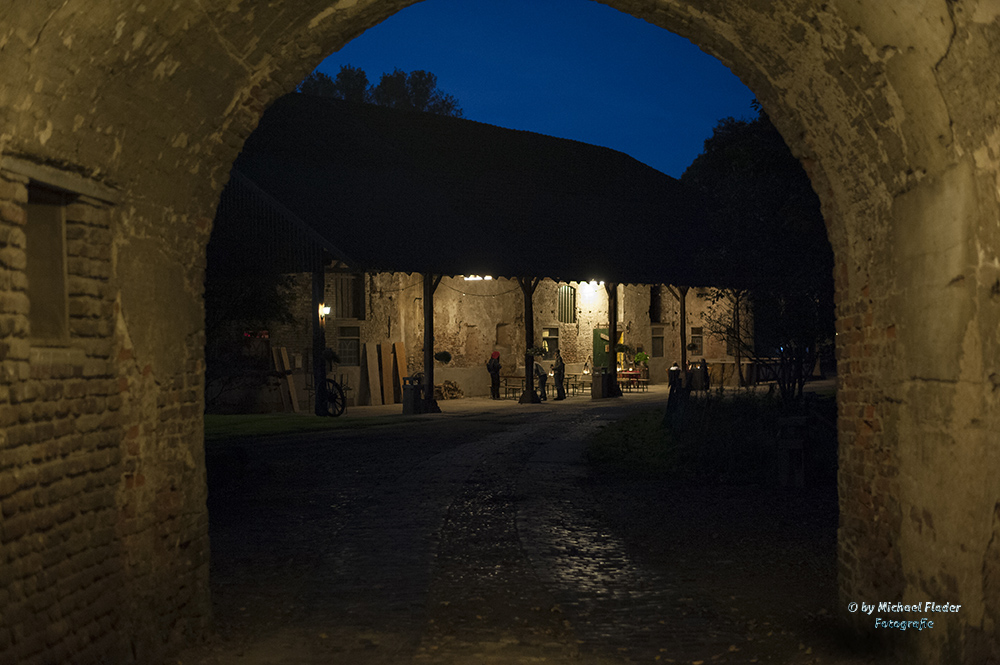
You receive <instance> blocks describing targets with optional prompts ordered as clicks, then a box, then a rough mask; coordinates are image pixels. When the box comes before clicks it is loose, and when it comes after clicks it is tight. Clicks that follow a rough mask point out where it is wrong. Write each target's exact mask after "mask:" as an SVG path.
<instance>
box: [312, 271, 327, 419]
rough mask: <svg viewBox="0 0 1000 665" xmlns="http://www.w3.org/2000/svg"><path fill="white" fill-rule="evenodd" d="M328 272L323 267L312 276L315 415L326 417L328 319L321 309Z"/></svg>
mask: <svg viewBox="0 0 1000 665" xmlns="http://www.w3.org/2000/svg"><path fill="white" fill-rule="evenodd" d="M325 277H326V271H325V269H324V268H323V266H320V267H319V268H317V269H316V270H313V274H312V372H313V413H315V414H316V415H317V416H323V415H326V400H325V399H324V395H325V394H326V391H325V388H326V385H325V384H326V359H325V358H324V357H323V356H324V353H325V352H326V318H325V317H324V316H322V314H321V312H320V310H319V308H320V306H321V305H323V304H324V303H323V300H324V292H325V291H326V282H325Z"/></svg>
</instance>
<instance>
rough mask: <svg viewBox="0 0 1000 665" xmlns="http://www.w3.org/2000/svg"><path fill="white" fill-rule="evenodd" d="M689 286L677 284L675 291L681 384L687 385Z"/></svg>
mask: <svg viewBox="0 0 1000 665" xmlns="http://www.w3.org/2000/svg"><path fill="white" fill-rule="evenodd" d="M689 288H691V287H689V286H678V287H677V293H678V295H679V297H678V298H677V301H678V302H679V303H680V309H681V323H680V325H681V385H682V386H684V387H687V384H688V380H687V366H688V363H687V360H688V347H687V338H688V336H687V293H688V289H689Z"/></svg>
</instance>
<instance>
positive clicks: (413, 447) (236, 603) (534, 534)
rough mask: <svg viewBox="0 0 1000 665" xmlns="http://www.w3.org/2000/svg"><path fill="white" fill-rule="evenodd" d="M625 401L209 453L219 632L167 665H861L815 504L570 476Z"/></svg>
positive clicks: (829, 524)
mask: <svg viewBox="0 0 1000 665" xmlns="http://www.w3.org/2000/svg"><path fill="white" fill-rule="evenodd" d="M486 404H487V405H488V404H489V403H488V402H487V403H486ZM638 406H642V405H641V403H640V402H639V401H637V400H632V401H629V402H626V401H625V400H614V401H609V402H603V403H602V402H592V401H590V400H568V401H567V402H563V403H559V404H558V405H555V407H554V408H553V407H551V406H547V405H537V406H536V405H531V406H527V405H522V406H520V407H519V408H516V409H507V410H493V411H489V410H487V412H485V413H476V412H471V411H470V412H468V413H464V414H461V415H449V414H445V415H443V416H422V417H420V418H418V419H409V420H405V421H403V420H402V419H400V418H398V417H396V418H392V417H387V418H386V419H385V425H384V426H378V427H368V428H365V429H354V430H342V431H338V432H336V433H333V434H329V433H328V434H324V435H317V434H311V435H301V436H296V437H282V438H280V439H264V440H259V441H244V442H236V443H231V444H225V445H215V446H212V447H210V448H209V450H208V459H209V486H210V506H209V508H210V519H211V534H212V547H213V570H212V587H213V588H212V591H213V601H214V606H215V618H216V634H215V635H214V636H213V637H212V638H211V639H210V640H209V641H208V643H207V644H204V645H200V646H198V647H196V648H193V649H190V650H188V651H187V652H185V653H183V654H180V656H179V662H181V663H183V664H185V665H192V664H193V665H228V664H230V663H249V664H253V665H257V664H262V663H273V664H275V665H278V664H293V663H296V664H303V665H308V664H312V663H343V664H345V665H376V664H378V665H381V664H386V663H415V664H422V663H427V664H433V665H465V664H470V665H471V664H479V663H483V664H487V663H489V664H494V663H495V664H518V663H543V662H544V663H592V664H594V665H604V664H609V663H634V662H644V663H659V662H667V663H669V662H677V663H697V662H698V661H701V662H703V663H744V662H762V663H763V662H775V663H813V662H815V663H848V662H850V663H855V662H859V663H860V662H869V661H866V660H864V659H862V658H861V657H857V656H855V657H851V656H850V655H848V654H844V653H841V652H840V651H839V649H838V647H837V643H836V640H835V637H834V636H833V634H832V632H831V629H832V625H833V621H832V616H833V615H834V614H836V607H835V604H834V603H835V602H836V594H835V585H834V564H835V561H834V547H835V528H836V502H835V496H832V497H831V496H830V490H824V491H819V492H816V491H813V492H807V493H805V494H803V495H799V496H794V497H789V496H787V495H781V494H780V493H779V494H775V493H774V491H763V490H759V489H754V488H743V489H740V488H674V487H665V486H663V484H662V483H652V484H651V483H630V482H622V481H621V480H611V479H606V478H595V477H593V476H591V475H589V474H588V470H587V468H586V467H585V466H584V465H583V463H582V461H581V459H580V454H581V451H582V444H583V441H584V440H585V438H586V436H587V434H589V433H590V432H591V431H592V430H593V429H594V428H595V427H597V426H598V425H599V424H601V423H605V422H608V421H609V420H611V419H613V418H616V417H620V416H621V415H622V413H623V412H624V411H625V410H627V409H629V408H636V407H638ZM790 499H792V500H790ZM789 506H791V507H792V508H790V507H789Z"/></svg>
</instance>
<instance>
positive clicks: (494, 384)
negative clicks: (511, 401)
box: [486, 351, 502, 399]
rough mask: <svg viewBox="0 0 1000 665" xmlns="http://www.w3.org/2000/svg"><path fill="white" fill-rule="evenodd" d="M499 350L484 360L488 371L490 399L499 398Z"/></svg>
mask: <svg viewBox="0 0 1000 665" xmlns="http://www.w3.org/2000/svg"><path fill="white" fill-rule="evenodd" d="M500 367H502V365H500V352H499V351H494V352H493V355H491V356H490V359H489V360H487V361H486V371H487V372H489V373H490V399H500Z"/></svg>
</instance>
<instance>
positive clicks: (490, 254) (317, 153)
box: [217, 94, 698, 284]
mask: <svg viewBox="0 0 1000 665" xmlns="http://www.w3.org/2000/svg"><path fill="white" fill-rule="evenodd" d="M234 169H236V170H237V171H239V172H241V173H242V174H244V175H245V176H246V177H247V178H249V179H250V180H252V181H253V183H256V185H257V186H259V187H260V188H261V189H262V190H264V191H265V192H267V194H268V195H270V196H271V197H273V198H274V199H276V200H277V201H278V202H280V204H281V206H284V207H285V208H287V210H288V211H290V212H291V213H292V214H293V215H294V216H295V217H297V218H299V219H300V220H302V221H304V222H305V223H306V224H307V225H308V226H309V227H310V229H311V230H312V231H315V234H316V235H317V236H319V237H321V238H322V239H323V240H324V241H325V243H327V244H326V247H327V248H328V249H330V248H331V247H333V248H335V249H336V253H337V254H338V257H339V258H342V259H345V260H347V261H348V262H349V263H350V264H351V267H352V268H353V269H356V270H359V271H394V272H430V273H435V274H445V275H460V274H465V275H470V274H476V275H493V276H497V277H514V276H524V277H527V276H537V277H551V278H553V279H557V280H563V281H570V280H591V279H602V280H606V281H617V282H628V283H660V282H666V283H684V284H693V283H695V282H696V281H697V276H696V275H695V274H694V273H693V268H692V266H691V265H690V259H689V258H688V256H687V254H686V252H685V251H684V250H683V249H682V246H683V244H684V243H685V241H686V239H687V238H689V237H691V234H692V233H694V232H695V231H696V229H697V222H698V217H697V207H696V205H695V204H694V203H693V202H692V201H691V200H690V199H689V197H688V196H687V195H686V192H685V190H684V189H683V187H682V185H681V183H680V182H678V181H677V180H675V179H673V178H671V177H669V176H667V175H665V174H663V173H660V172H659V171H656V170H655V169H653V168H651V167H649V166H646V165H645V164H642V163H641V162H639V161H637V160H635V159H633V158H631V157H629V156H628V155H625V154H623V153H621V152H618V151H615V150H611V149H609V148H602V147H598V146H594V145H589V144H586V143H581V142H578V141H571V140H567V139H559V138H554V137H551V136H544V135H541V134H535V133H532V132H526V131H518V130H510V129H504V128H500V127H495V126H493V125H487V124H483V123H479V122H473V121H469V120H463V119H458V118H451V117H444V116H439V115H433V114H428V113H417V112H412V111H399V110H394V109H387V108H383V107H378V106H372V105H367V104H353V103H349V102H345V101H341V100H337V99H331V98H324V97H315V96H309V95H302V94H290V95H286V96H285V97H282V98H280V99H279V100H277V101H276V102H275V103H274V104H273V105H272V106H271V108H269V109H268V110H267V112H266V113H265V114H264V115H263V117H262V118H261V121H260V124H259V126H258V127H257V129H256V130H255V131H254V132H253V133H252V134H251V136H250V137H249V138H248V139H247V141H246V143H245V145H244V147H243V151H242V153H241V154H240V155H239V157H238V158H237V160H236V162H235V164H234ZM233 186H238V180H237V179H235V178H234V179H233V180H232V181H231V183H230V187H233ZM223 199H224V200H225V196H224V197H223ZM222 210H223V207H222V206H221V205H220V216H221V213H222ZM234 221H235V223H237V224H240V223H245V222H241V221H239V220H229V221H228V222H225V223H228V224H232V223H233V222H234ZM217 223H220V224H221V223H223V222H220V221H218V219H217Z"/></svg>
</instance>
